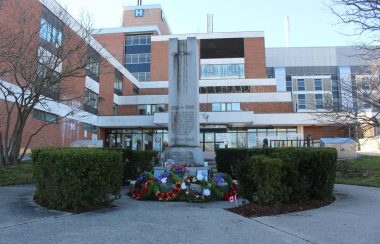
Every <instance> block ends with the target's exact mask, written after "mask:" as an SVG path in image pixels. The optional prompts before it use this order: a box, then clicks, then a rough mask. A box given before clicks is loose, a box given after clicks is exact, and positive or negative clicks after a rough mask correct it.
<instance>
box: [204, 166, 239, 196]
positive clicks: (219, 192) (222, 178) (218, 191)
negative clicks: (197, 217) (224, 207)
mask: <svg viewBox="0 0 380 244" xmlns="http://www.w3.org/2000/svg"><path fill="white" fill-rule="evenodd" d="M221 183H227V185H228V191H223V189H222V187H221V186H219V184H221ZM211 189H212V191H213V192H214V193H215V195H216V197H217V198H218V199H221V200H228V199H229V198H230V197H232V196H235V195H237V193H238V187H237V183H236V182H235V181H233V180H232V178H231V176H229V175H228V174H224V173H218V174H217V175H216V176H215V177H214V178H213V179H212V181H211Z"/></svg>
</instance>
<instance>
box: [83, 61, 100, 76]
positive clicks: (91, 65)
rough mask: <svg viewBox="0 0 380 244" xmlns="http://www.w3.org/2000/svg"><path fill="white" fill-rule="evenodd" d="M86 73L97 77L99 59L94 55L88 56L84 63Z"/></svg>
mask: <svg viewBox="0 0 380 244" xmlns="http://www.w3.org/2000/svg"><path fill="white" fill-rule="evenodd" d="M86 71H87V75H89V76H91V75H92V76H95V77H96V80H98V79H99V60H98V59H97V58H95V57H92V56H89V57H88V60H87V65H86Z"/></svg>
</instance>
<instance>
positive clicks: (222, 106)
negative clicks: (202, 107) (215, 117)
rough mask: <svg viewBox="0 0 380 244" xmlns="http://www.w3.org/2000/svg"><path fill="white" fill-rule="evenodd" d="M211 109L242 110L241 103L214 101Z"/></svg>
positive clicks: (217, 110)
mask: <svg viewBox="0 0 380 244" xmlns="http://www.w3.org/2000/svg"><path fill="white" fill-rule="evenodd" d="M211 109H212V111H213V112H220V111H222V112H224V111H240V103H213V104H212V105H211Z"/></svg>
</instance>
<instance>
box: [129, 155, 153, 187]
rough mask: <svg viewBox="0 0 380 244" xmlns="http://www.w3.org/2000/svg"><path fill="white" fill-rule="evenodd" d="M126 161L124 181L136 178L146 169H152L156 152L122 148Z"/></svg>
mask: <svg viewBox="0 0 380 244" xmlns="http://www.w3.org/2000/svg"><path fill="white" fill-rule="evenodd" d="M122 152H123V162H124V170H123V172H124V174H123V181H124V183H126V182H127V181H128V180H135V179H136V178H137V177H138V176H139V175H140V174H141V173H143V172H144V171H146V172H148V171H152V170H153V165H152V160H153V159H154V157H155V153H154V152H151V151H132V150H129V149H124V150H122Z"/></svg>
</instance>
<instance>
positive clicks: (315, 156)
mask: <svg viewBox="0 0 380 244" xmlns="http://www.w3.org/2000/svg"><path fill="white" fill-rule="evenodd" d="M259 155H261V156H266V157H269V158H278V159H281V160H282V171H283V174H282V184H283V185H284V186H286V187H287V188H288V189H289V199H290V200H304V199H327V198H330V197H331V196H332V191H333V187H334V181H335V171H336V163H337V152H336V150H335V149H333V148H265V149H262V148H258V149H249V150H248V149H218V150H217V151H216V163H217V167H218V170H220V171H222V172H223V171H225V172H231V173H232V175H233V177H234V178H237V179H238V180H239V182H240V184H241V186H242V187H240V189H241V190H242V193H243V194H245V196H246V197H247V196H249V195H247V194H246V193H244V192H245V191H246V192H250V191H251V190H246V189H244V186H245V185H246V186H247V187H249V185H251V184H246V183H244V181H245V180H246V179H247V177H252V175H254V172H247V171H245V170H244V163H242V162H247V161H249V160H250V159H251V157H253V156H259ZM238 168H240V169H239V174H238V173H237V169H238ZM228 170H229V171H228ZM245 174H247V175H248V176H247V175H245ZM250 187H253V188H255V187H257V186H250Z"/></svg>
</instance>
